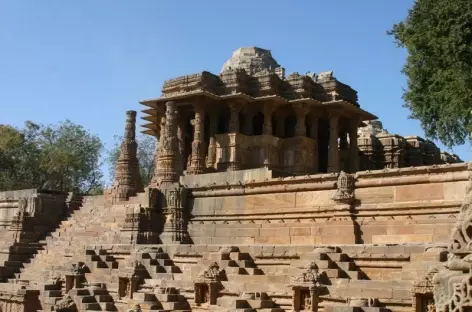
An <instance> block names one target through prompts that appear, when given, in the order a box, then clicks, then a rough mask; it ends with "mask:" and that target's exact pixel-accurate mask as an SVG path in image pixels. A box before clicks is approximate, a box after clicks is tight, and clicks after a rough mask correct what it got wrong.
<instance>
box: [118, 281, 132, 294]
mask: <svg viewBox="0 0 472 312" xmlns="http://www.w3.org/2000/svg"><path fill="white" fill-rule="evenodd" d="M130 290H131V281H130V280H129V278H123V277H120V279H119V281H118V296H120V297H121V298H125V297H129V295H130V294H129V292H130Z"/></svg>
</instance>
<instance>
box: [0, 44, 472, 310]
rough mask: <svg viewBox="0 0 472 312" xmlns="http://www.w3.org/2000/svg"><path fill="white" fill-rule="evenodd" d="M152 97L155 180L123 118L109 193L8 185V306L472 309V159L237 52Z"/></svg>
mask: <svg viewBox="0 0 472 312" xmlns="http://www.w3.org/2000/svg"><path fill="white" fill-rule="evenodd" d="M142 104H144V105H145V106H146V110H145V111H144V112H145V113H146V116H145V117H144V119H145V120H146V121H147V123H146V124H145V125H144V127H145V130H144V132H145V133H147V134H149V135H153V136H156V137H157V138H158V139H159V149H158V152H157V157H156V170H155V174H154V178H153V179H152V182H151V184H150V185H149V186H144V187H143V186H142V185H141V181H140V179H139V177H138V175H137V172H139V168H138V167H137V166H138V165H137V159H136V142H135V116H136V113H135V112H128V113H127V122H126V131H125V137H124V141H123V144H122V145H121V155H120V160H119V161H118V165H117V168H116V179H115V183H114V184H113V187H112V188H111V189H110V190H109V191H107V192H106V194H105V195H103V196H87V197H83V198H77V197H74V196H69V197H67V196H65V195H64V194H59V193H52V192H44V191H36V190H30V191H17V192H4V193H0V209H1V214H0V220H1V222H2V225H3V228H2V229H0V235H1V237H2V239H3V240H2V244H3V245H2V246H3V247H2V249H1V253H0V254H1V256H2V261H3V262H2V264H3V266H0V277H1V278H2V279H3V280H2V281H3V283H0V303H1V310H2V311H27V312H30V311H41V310H42V311H52V310H53V311H176V310H179V311H189V310H194V311H241V312H242V311H274V312H275V311H320V312H321V311H326V312H328V311H339V312H341V311H366V312H374V311H381V310H382V311H387V310H391V311H413V310H414V311H418V312H420V311H421V312H426V311H433V310H435V309H436V310H438V312H446V311H449V312H452V311H465V310H466V311H468V309H470V307H471V305H470V303H469V300H470V289H471V287H472V286H471V285H472V284H471V282H470V281H471V280H472V278H471V276H470V275H469V274H470V273H469V272H470V263H471V261H470V259H469V258H470V257H471V256H470V254H471V252H472V250H471V244H470V242H471V241H472V232H471V231H470V229H469V227H470V220H471V219H472V218H470V215H471V210H470V207H469V205H470V202H471V198H470V197H471V195H470V193H469V190H470V185H469V184H470V171H471V170H472V167H470V166H469V165H468V164H465V163H462V162H460V160H459V159H458V158H457V156H454V155H449V154H447V153H441V152H440V151H439V149H438V148H437V147H436V146H435V145H434V144H433V143H432V142H429V141H426V140H423V139H421V138H419V137H401V136H399V135H395V134H391V133H389V132H388V131H386V130H384V129H382V127H381V124H380V122H378V121H376V120H375V118H376V117H375V116H374V115H372V114H370V113H368V112H366V111H364V110H362V109H361V108H360V106H359V104H358V99H357V95H356V91H355V90H353V89H352V88H351V87H349V86H348V85H346V84H343V83H341V82H340V81H338V80H337V79H336V78H335V77H334V76H333V74H332V72H327V73H320V74H307V75H300V74H297V73H294V74H291V75H288V76H285V70H284V69H283V68H282V67H281V66H280V65H279V64H278V63H277V62H276V61H275V60H274V59H273V57H272V55H271V53H270V52H269V51H267V50H264V49H259V48H242V49H239V50H237V51H236V52H234V53H233V56H232V57H231V58H230V59H229V60H228V61H227V62H226V63H225V64H224V66H223V69H222V72H221V73H220V74H219V75H213V74H211V73H208V72H203V73H200V74H196V75H190V76H184V77H180V78H177V79H172V80H168V81H166V82H165V83H164V87H163V92H162V96H161V97H159V98H157V99H153V100H146V101H143V102H142ZM458 216H459V218H458ZM450 233H453V236H452V238H450Z"/></svg>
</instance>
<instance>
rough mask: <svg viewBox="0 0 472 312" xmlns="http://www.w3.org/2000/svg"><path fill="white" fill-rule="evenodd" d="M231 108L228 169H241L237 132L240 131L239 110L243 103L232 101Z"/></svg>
mask: <svg viewBox="0 0 472 312" xmlns="http://www.w3.org/2000/svg"><path fill="white" fill-rule="evenodd" d="M229 109H230V118H229V133H230V142H229V146H228V148H229V153H230V157H229V158H230V159H229V165H228V170H239V169H240V159H239V151H238V146H237V144H236V134H237V133H239V111H240V109H241V105H238V104H235V103H232V104H230V105H229Z"/></svg>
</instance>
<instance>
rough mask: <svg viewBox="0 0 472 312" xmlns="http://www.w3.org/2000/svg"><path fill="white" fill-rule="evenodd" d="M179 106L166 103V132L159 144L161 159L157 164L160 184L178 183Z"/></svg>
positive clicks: (162, 133)
mask: <svg viewBox="0 0 472 312" xmlns="http://www.w3.org/2000/svg"><path fill="white" fill-rule="evenodd" d="M177 123H178V120H177V104H176V103H175V102H171V101H170V102H167V103H166V115H165V126H164V128H163V129H164V131H163V132H162V130H161V142H159V146H160V147H159V151H160V152H159V158H158V163H157V178H158V180H159V183H163V182H178V181H179V174H178V170H177V167H176V166H177V164H178V154H179V148H178V139H177Z"/></svg>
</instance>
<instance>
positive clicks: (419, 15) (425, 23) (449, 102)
mask: <svg viewBox="0 0 472 312" xmlns="http://www.w3.org/2000/svg"><path fill="white" fill-rule="evenodd" d="M389 34H390V35H393V36H394V38H395V39H396V42H397V43H398V45H399V46H400V47H404V48H406V49H407V51H408V58H407V61H406V64H405V66H404V68H403V72H404V73H405V75H406V76H407V78H408V88H407V89H406V90H405V91H404V100H405V106H406V107H407V108H409V109H410V111H411V116H410V117H411V118H414V119H418V120H419V121H420V122H421V126H422V128H423V129H424V131H425V134H426V136H427V137H429V138H432V139H439V140H440V141H441V142H443V143H444V144H445V145H446V146H449V147H451V146H453V145H459V144H463V143H465V141H466V140H467V139H470V132H471V130H472V120H471V117H472V115H471V114H472V1H470V0H417V1H415V4H414V6H413V8H412V9H411V10H410V11H409V12H408V16H407V18H406V19H405V20H404V21H402V22H400V23H398V24H395V25H394V26H393V29H392V30H391V31H390V32H389Z"/></svg>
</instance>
